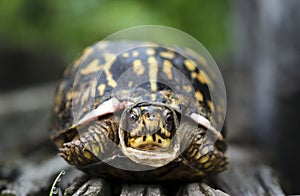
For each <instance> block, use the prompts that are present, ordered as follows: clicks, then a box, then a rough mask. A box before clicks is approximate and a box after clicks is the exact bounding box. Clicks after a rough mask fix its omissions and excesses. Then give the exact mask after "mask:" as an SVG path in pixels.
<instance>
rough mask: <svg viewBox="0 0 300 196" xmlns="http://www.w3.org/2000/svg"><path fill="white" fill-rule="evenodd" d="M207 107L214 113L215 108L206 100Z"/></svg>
mask: <svg viewBox="0 0 300 196" xmlns="http://www.w3.org/2000/svg"><path fill="white" fill-rule="evenodd" d="M207 105H208V107H209V108H210V110H211V112H214V111H215V107H214V104H213V103H212V101H210V100H207Z"/></svg>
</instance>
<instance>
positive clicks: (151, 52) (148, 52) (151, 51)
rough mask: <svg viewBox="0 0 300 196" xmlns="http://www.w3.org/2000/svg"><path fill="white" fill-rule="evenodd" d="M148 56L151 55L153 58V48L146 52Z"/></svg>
mask: <svg viewBox="0 0 300 196" xmlns="http://www.w3.org/2000/svg"><path fill="white" fill-rule="evenodd" d="M146 54H147V55H149V56H152V55H154V54H155V50H154V49H152V48H148V49H147V50H146Z"/></svg>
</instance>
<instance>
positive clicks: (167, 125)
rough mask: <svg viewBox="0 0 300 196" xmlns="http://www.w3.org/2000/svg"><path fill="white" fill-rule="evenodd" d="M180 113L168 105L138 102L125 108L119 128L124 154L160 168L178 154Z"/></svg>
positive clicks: (141, 162) (140, 162)
mask: <svg viewBox="0 0 300 196" xmlns="http://www.w3.org/2000/svg"><path fill="white" fill-rule="evenodd" d="M179 121H180V115H179V114H177V113H176V111H175V110H174V109H172V108H170V107H168V106H166V105H165V104H161V103H139V104H136V105H134V106H131V107H129V108H126V109H125V110H124V112H123V114H122V117H121V123H120V127H119V136H120V144H121V149H122V151H123V153H124V154H125V155H126V156H127V157H129V158H130V159H131V160H133V161H135V162H137V163H139V164H143V165H148V166H153V167H158V166H162V165H165V164H167V163H169V162H170V161H172V160H174V159H175V158H176V157H177V156H178V151H179V146H180V143H179V141H178V139H177V138H176V131H177V129H178V127H179Z"/></svg>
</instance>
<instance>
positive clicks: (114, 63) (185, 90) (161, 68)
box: [52, 41, 224, 168]
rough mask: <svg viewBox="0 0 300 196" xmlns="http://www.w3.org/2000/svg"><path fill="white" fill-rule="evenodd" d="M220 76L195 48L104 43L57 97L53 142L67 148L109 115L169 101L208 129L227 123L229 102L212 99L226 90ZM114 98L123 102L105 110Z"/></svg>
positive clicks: (72, 69) (70, 74)
mask: <svg viewBox="0 0 300 196" xmlns="http://www.w3.org/2000/svg"><path fill="white" fill-rule="evenodd" d="M215 77H216V76H215V74H214V73H213V72H212V71H211V69H210V67H209V62H207V61H206V60H205V59H204V58H203V57H202V56H200V55H198V54H196V53H195V52H193V51H192V50H190V49H186V48H179V47H176V46H174V47H170V46H162V45H159V44H155V43H148V42H137V41H101V42H98V43H96V44H94V45H93V46H91V47H89V48H87V49H85V50H84V52H83V54H82V55H81V56H80V57H79V58H78V60H76V61H75V62H74V63H73V64H72V65H70V66H69V67H68V68H67V69H66V70H65V72H64V78H63V80H62V82H61V84H60V85H59V87H58V89H57V93H56V98H55V106H54V112H53V113H54V115H53V122H52V139H53V140H54V141H55V143H56V145H57V146H58V147H59V148H62V147H63V146H64V144H65V143H67V142H70V141H72V140H74V138H78V132H77V131H78V129H76V128H77V127H78V126H80V125H81V124H88V123H89V122H91V121H92V120H94V118H98V119H100V118H101V117H104V118H105V116H106V115H107V114H108V113H114V114H115V115H116V116H118V111H121V110H123V109H124V108H126V107H127V106H129V105H134V104H136V103H140V102H145V103H147V102H148V103H152V102H156V103H157V102H158V103H163V104H165V105H168V106H169V107H170V108H173V109H174V110H176V112H178V113H180V114H181V115H184V116H187V117H189V118H191V119H192V120H194V121H196V122H198V123H200V124H202V125H205V126H204V127H209V126H214V125H217V124H221V123H222V121H223V116H224V110H223V108H224V100H223V99H222V98H221V99H216V100H214V101H212V96H211V94H212V93H215V94H217V93H218V91H219V89H220V87H219V86H218V83H216V82H215ZM111 100H117V104H116V106H114V107H108V108H107V107H104V105H105V103H106V102H109V101H111ZM99 107H100V109H99ZM95 111H96V114H95ZM119 120H120V119H119ZM214 131H215V130H214ZM220 141H221V143H223V140H220ZM175 162H176V161H175ZM177 162H180V161H179V160H178V159H177ZM176 164H177V163H176ZM93 167H94V166H93ZM89 168H91V167H89Z"/></svg>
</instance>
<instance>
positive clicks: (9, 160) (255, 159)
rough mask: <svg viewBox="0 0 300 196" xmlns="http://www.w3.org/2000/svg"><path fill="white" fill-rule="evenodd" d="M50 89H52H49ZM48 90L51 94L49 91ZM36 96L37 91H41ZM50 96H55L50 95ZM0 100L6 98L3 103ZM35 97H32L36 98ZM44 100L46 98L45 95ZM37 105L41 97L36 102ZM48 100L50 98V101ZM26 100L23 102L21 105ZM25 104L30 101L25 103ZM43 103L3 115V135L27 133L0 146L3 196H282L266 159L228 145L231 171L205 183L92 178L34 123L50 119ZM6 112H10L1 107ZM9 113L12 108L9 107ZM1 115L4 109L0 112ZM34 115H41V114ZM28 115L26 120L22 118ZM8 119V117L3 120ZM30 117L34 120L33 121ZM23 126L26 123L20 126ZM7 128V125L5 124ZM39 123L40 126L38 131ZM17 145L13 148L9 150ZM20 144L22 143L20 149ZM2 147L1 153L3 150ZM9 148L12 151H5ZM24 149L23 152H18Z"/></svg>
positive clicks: (14, 96)
mask: <svg viewBox="0 0 300 196" xmlns="http://www.w3.org/2000/svg"><path fill="white" fill-rule="evenodd" d="M49 88H50V89H51V87H49ZM49 88H48V89H49ZM48 89H47V88H45V90H44V91H43V90H42V88H36V89H30V94H33V95H38V94H40V93H42V94H43V93H45V94H47V93H48V95H49V92H50V91H49V90H48ZM37 91H38V92H37ZM51 92H52V91H51ZM23 93H24V92H20V93H11V94H10V95H8V96H0V108H1V105H2V106H3V105H6V104H5V103H7V104H8V103H9V102H10V99H11V100H15V101H18V99H20V100H21V99H22V94H23ZM1 97H2V98H3V97H4V99H1ZM34 97H35V96H32V97H31V98H32V99H34ZM45 97H46V96H45ZM36 99H37V100H38V98H36ZM48 99H49V98H48ZM23 101H24V100H23ZM27 101H29V102H30V101H32V100H30V99H27ZM48 101H49V100H48ZM48 101H46V102H45V100H43V102H44V103H43V104H41V105H40V108H43V109H38V108H32V107H35V106H34V104H31V106H32V107H30V104H29V103H26V102H25V103H24V104H25V105H27V108H26V107H25V106H24V108H23V111H22V112H18V110H17V109H16V110H12V111H7V112H2V113H0V121H1V122H2V123H3V124H2V126H3V130H7V129H9V128H8V127H9V126H11V121H7V119H8V117H7V116H8V115H9V116H10V117H9V118H12V119H14V122H15V124H14V127H13V129H11V130H15V133H14V134H18V133H17V132H18V131H19V132H20V131H23V130H26V131H27V132H26V137H24V138H22V139H13V138H12V140H9V141H4V142H2V143H0V146H1V152H2V154H5V157H4V156H1V157H0V195H1V196H4V195H49V193H50V189H51V188H52V187H54V186H55V187H56V189H55V191H54V193H56V195H63V194H64V195H91V194H94V195H187V196H188V195H227V194H229V195H250V194H252V195H283V194H284V192H283V191H282V189H281V187H280V184H279V181H278V178H277V177H276V175H275V174H274V172H273V170H272V169H271V168H270V167H269V166H266V165H264V163H263V160H264V159H263V156H262V155H260V154H259V153H258V152H256V151H254V150H253V148H245V147H243V146H242V145H241V144H238V145H233V144H230V145H229V146H230V147H229V150H228V154H229V162H230V168H229V170H228V171H226V172H224V173H222V174H220V175H218V176H216V177H213V178H211V179H206V180H205V181H203V182H194V183H181V184H179V183H169V184H157V183H156V184H132V183H130V184H129V183H128V182H113V181H106V180H104V179H96V178H90V177H89V176H87V175H85V174H83V173H82V172H80V171H78V170H76V169H75V168H73V167H71V166H69V165H67V164H66V162H65V161H63V159H61V158H59V157H58V156H57V155H56V153H55V150H54V148H53V146H52V145H51V143H50V142H49V140H48V133H47V131H46V130H47V123H48V121H47V120H44V121H39V122H36V121H37V119H39V116H47V115H48V113H49V108H50V103H51V101H49V105H47V104H46V103H47V102H48ZM2 108H6V106H3V107H2ZM7 109H8V110H9V108H7ZM0 111H1V110H0ZM36 111H39V112H38V113H37V112H36ZM26 115H27V118H28V119H25V122H23V121H24V116H26ZM4 116H5V117H4ZM29 116H31V118H32V119H31V118H29ZM21 122H22V123H21ZM5 123H6V124H5ZM34 123H39V126H34ZM9 142H15V143H14V145H16V147H18V148H16V149H13V150H12V148H11V146H14V145H7V144H9ZM20 143H22V144H21V145H20ZM2 146H3V148H2ZM7 146H8V148H7ZM20 146H21V147H22V148H20ZM62 170H64V171H65V175H63V176H61V179H60V181H58V182H57V183H56V184H53V183H54V181H55V178H56V177H57V175H58V174H59V173H60V172H61V171H62Z"/></svg>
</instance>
